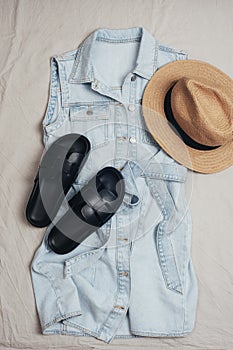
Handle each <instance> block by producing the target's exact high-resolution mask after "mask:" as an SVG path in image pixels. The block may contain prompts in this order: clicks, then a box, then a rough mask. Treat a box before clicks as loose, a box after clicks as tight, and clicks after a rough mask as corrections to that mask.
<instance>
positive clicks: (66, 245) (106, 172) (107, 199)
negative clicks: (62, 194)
mask: <svg viewBox="0 0 233 350" xmlns="http://www.w3.org/2000/svg"><path fill="white" fill-rule="evenodd" d="M124 194H125V183H124V179H123V176H122V174H121V172H120V171H118V170H117V169H116V168H113V167H106V168H103V169H101V170H100V171H99V172H98V173H97V174H96V176H94V177H93V178H92V179H91V180H90V181H89V182H88V184H86V185H85V186H84V187H83V188H82V189H81V190H80V191H79V192H78V193H77V194H76V195H75V196H74V197H73V198H71V200H70V201H69V209H68V211H67V212H66V213H65V215H64V216H63V217H62V218H61V219H60V220H59V221H58V222H57V223H56V226H54V227H53V228H52V230H51V231H50V233H49V235H48V245H49V247H50V248H51V249H52V250H53V251H54V252H55V253H57V254H67V253H69V252H70V251H72V250H73V249H74V248H76V247H77V246H78V245H79V244H80V243H81V242H82V241H83V240H84V239H85V238H87V237H88V236H89V235H90V234H91V233H93V232H94V231H96V230H97V228H99V227H101V226H102V225H104V224H105V223H106V222H107V221H108V220H109V219H110V218H111V217H112V216H113V215H114V214H115V212H116V211H117V209H118V208H119V207H120V205H121V203H122V201H123V198H124Z"/></svg>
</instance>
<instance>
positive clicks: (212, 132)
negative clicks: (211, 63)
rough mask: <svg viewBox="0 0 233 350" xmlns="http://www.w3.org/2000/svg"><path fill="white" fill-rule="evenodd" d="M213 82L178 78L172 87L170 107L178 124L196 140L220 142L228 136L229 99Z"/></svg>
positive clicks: (232, 117) (231, 108) (231, 106)
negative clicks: (205, 82) (210, 83)
mask: <svg viewBox="0 0 233 350" xmlns="http://www.w3.org/2000/svg"><path fill="white" fill-rule="evenodd" d="M214 83H215V86H213V85H209V84H204V83H203V82H200V81H197V80H194V79H189V78H181V79H179V80H178V81H177V82H176V84H175V85H174V87H173V89H172V94H171V107H172V111H173V114H174V118H175V119H176V121H177V123H178V124H179V126H180V127H181V128H182V129H183V131H184V132H185V133H186V134H187V135H188V136H189V137H190V138H192V139H193V140H195V141H196V142H198V143H200V144H203V145H207V146H219V145H224V144H225V143H227V142H229V141H230V140H231V139H232V132H233V128H232V120H233V101H231V100H230V99H229V97H228V96H226V95H225V94H224V92H222V90H221V89H218V85H217V84H218V82H217V81H215V82H214Z"/></svg>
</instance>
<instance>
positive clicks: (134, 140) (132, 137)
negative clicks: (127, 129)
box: [129, 136, 137, 143]
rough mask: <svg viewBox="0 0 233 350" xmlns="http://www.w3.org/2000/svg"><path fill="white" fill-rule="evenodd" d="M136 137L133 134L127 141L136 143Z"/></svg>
mask: <svg viewBox="0 0 233 350" xmlns="http://www.w3.org/2000/svg"><path fill="white" fill-rule="evenodd" d="M136 141H137V140H136V139H135V137H134V136H131V137H130V138H129V142H130V143H136Z"/></svg>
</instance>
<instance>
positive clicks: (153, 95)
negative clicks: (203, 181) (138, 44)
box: [142, 60, 233, 173]
mask: <svg viewBox="0 0 233 350" xmlns="http://www.w3.org/2000/svg"><path fill="white" fill-rule="evenodd" d="M142 112H143V116H144V119H145V123H146V126H147V128H148V130H149V132H150V133H151V135H152V136H153V138H154V139H155V140H156V141H157V142H158V143H159V145H160V146H161V147H162V148H163V149H164V150H165V151H166V152H167V153H168V154H169V155H170V156H171V157H172V158H174V159H175V160H176V161H177V162H179V163H181V164H182V165H184V166H186V167H187V168H189V169H192V170H195V171H197V172H201V173H214V172H217V171H220V170H223V169H225V168H227V167H229V166H231V165H233V80H232V79H231V78H230V77H228V76H227V75H226V74H225V73H223V72H222V71H220V70H219V69H217V68H216V67H214V66H212V65H210V64H209V63H206V62H202V61H198V60H180V61H175V62H172V63H169V64H166V65H165V66H163V67H162V68H160V69H159V70H158V71H156V73H154V75H153V76H152V78H151V79H150V81H149V82H148V84H147V86H146V88H145V91H144V94H143V99H142Z"/></svg>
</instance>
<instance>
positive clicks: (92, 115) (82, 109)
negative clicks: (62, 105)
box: [70, 105, 109, 121]
mask: <svg viewBox="0 0 233 350" xmlns="http://www.w3.org/2000/svg"><path fill="white" fill-rule="evenodd" d="M108 118H109V106H108V105H77V106H72V107H70V119H71V120H80V119H81V120H85V121H89V120H93V119H108Z"/></svg>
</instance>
